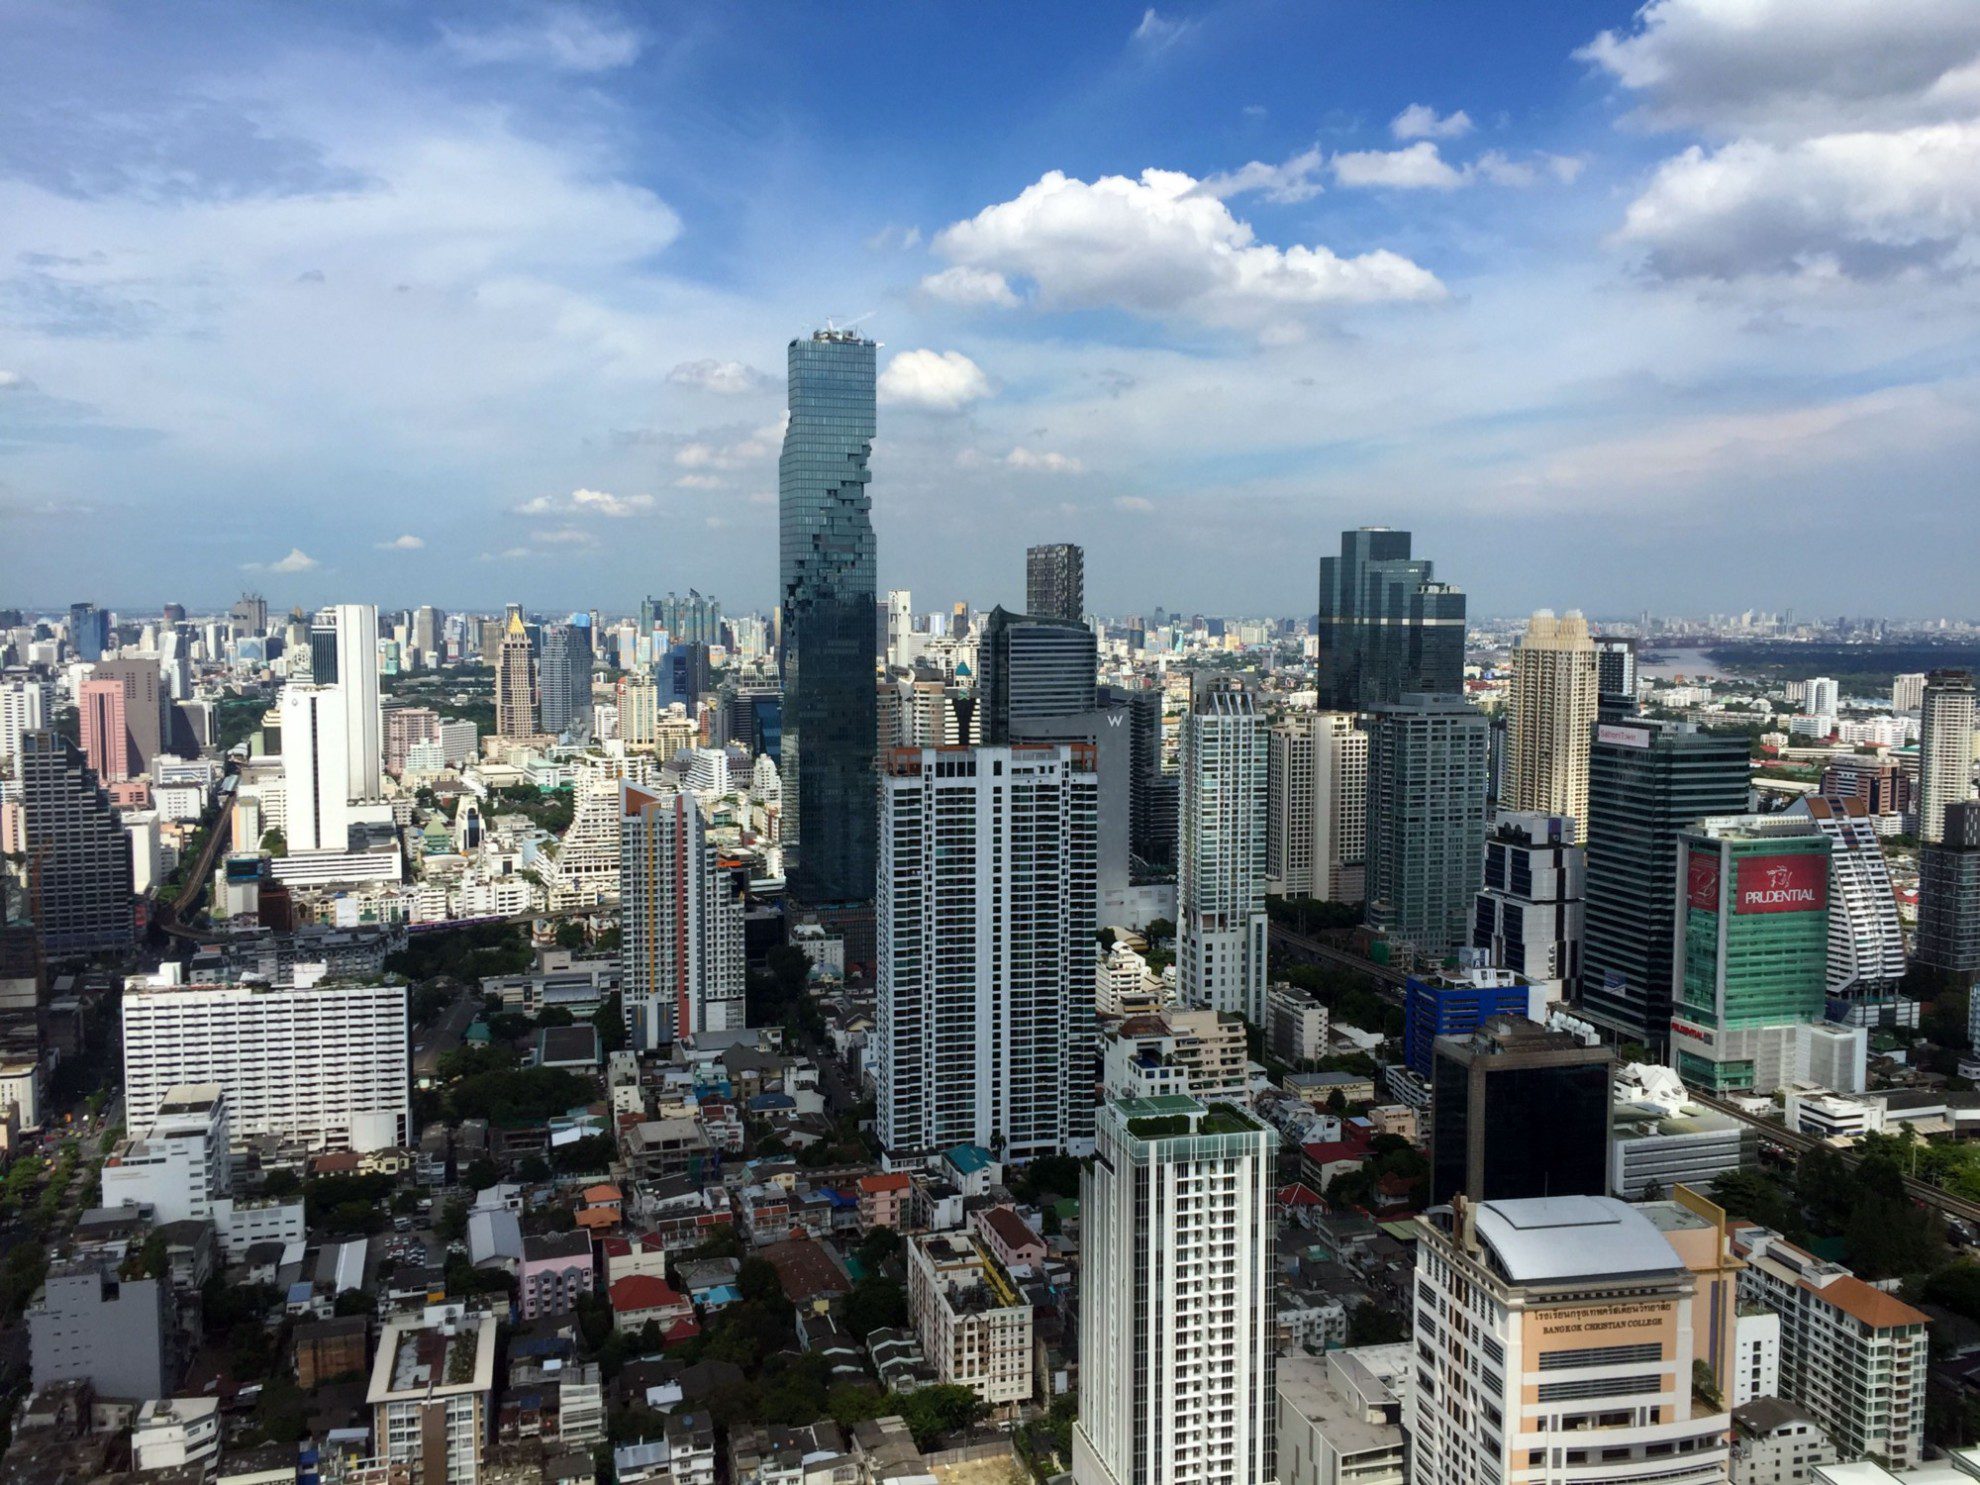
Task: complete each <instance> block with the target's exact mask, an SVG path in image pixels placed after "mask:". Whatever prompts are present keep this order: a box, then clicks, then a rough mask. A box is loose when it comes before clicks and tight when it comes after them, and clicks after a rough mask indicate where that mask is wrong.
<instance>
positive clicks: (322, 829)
mask: <svg viewBox="0 0 1980 1485" xmlns="http://www.w3.org/2000/svg"><path fill="white" fill-rule="evenodd" d="M347 703H348V698H347V697H346V696H345V695H344V689H343V687H342V686H323V685H305V684H303V683H302V682H300V681H291V682H289V684H288V685H286V686H284V687H283V688H282V694H281V699H280V702H279V707H280V712H281V718H282V795H283V801H284V809H285V810H286V813H287V820H288V827H287V831H286V834H287V836H288V843H289V849H290V850H291V851H344V850H348V849H349V848H350V843H351V842H350V836H351V812H350V791H349V779H350V760H349V758H348V757H347V755H346V750H347V749H348V748H349V747H350V725H349V722H348V721H347V719H346V718H345V716H344V709H345V706H346V705H347Z"/></svg>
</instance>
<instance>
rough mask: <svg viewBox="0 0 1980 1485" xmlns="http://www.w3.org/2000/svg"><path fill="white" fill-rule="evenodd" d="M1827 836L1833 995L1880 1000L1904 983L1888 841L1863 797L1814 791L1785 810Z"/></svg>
mask: <svg viewBox="0 0 1980 1485" xmlns="http://www.w3.org/2000/svg"><path fill="white" fill-rule="evenodd" d="M1783 813H1784V814H1786V815H1787V816H1788V817H1790V818H1795V819H1804V820H1812V821H1813V822H1814V824H1815V827H1816V828H1817V829H1818V830H1820V831H1821V832H1822V833H1823V834H1824V835H1826V836H1827V837H1828V838H1829V956H1828V960H1829V967H1828V992H1829V995H1830V996H1831V997H1832V998H1839V999H1845V1000H1882V999H1885V998H1887V997H1889V996H1891V995H1893V994H1895V993H1896V991H1897V984H1898V981H1899V980H1901V979H1903V978H1904V962H1905V961H1904V924H1903V923H1902V922H1900V921H1899V919H1898V906H1897V888H1896V887H1895V886H1894V885H1893V884H1892V882H1891V867H1890V863H1889V862H1888V861H1886V860H1885V859H1884V845H1883V841H1882V840H1881V839H1880V838H1879V837H1878V835H1877V827H1876V825H1875V823H1874V822H1873V821H1872V820H1871V818H1870V812H1869V811H1868V810H1867V809H1866V808H1864V805H1863V801H1862V800H1860V799H1854V798H1851V799H1842V800H1835V799H1825V798H1823V797H1822V796H1821V795H1819V794H1810V795H1807V796H1805V797H1803V798H1802V799H1800V800H1797V801H1796V802H1795V803H1794V804H1793V805H1792V806H1790V807H1789V808H1788V809H1787V810H1785V811H1784V812H1783Z"/></svg>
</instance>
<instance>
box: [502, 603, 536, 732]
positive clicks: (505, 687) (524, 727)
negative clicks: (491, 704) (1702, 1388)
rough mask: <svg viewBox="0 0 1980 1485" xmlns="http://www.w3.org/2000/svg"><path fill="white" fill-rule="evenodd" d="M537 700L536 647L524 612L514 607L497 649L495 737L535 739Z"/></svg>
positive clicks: (510, 608) (510, 611)
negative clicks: (526, 623) (525, 622)
mask: <svg viewBox="0 0 1980 1485" xmlns="http://www.w3.org/2000/svg"><path fill="white" fill-rule="evenodd" d="M536 697H537V690H536V647H535V646H534V645H533V644H531V643H530V638H529V630H528V628H527V627H526V626H525V625H524V624H523V617H522V610H521V609H520V608H517V607H516V606H515V605H514V604H511V605H510V606H509V617H508V620H507V622H505V623H504V625H503V626H502V638H501V641H500V643H499V644H498V645H497V646H496V649H495V735H496V736H497V737H534V736H535V735H536V730H537V727H536V717H537V711H536Z"/></svg>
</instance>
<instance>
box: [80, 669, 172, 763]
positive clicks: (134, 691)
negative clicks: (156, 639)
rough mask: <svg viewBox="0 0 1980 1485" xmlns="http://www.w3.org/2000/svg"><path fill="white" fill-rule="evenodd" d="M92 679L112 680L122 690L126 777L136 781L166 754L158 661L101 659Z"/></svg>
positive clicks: (164, 704)
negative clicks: (154, 761) (161, 754)
mask: <svg viewBox="0 0 1980 1485" xmlns="http://www.w3.org/2000/svg"><path fill="white" fill-rule="evenodd" d="M90 678H91V679H92V680H99V681H114V682H115V683H116V684H117V685H119V686H122V687H123V688H124V733H125V738H126V742H127V745H128V748H129V751H128V753H127V754H126V756H127V758H128V760H129V761H128V762H127V764H126V765H125V766H126V769H127V770H128V772H127V773H126V777H128V778H139V777H142V776H143V775H145V774H148V773H150V772H151V765H152V762H153V760H155V759H156V758H157V757H158V755H159V754H160V753H162V752H164V751H165V737H166V723H165V715H166V709H167V705H168V702H169V700H170V698H169V697H168V696H167V695H166V694H165V693H164V690H163V688H162V687H161V685H160V678H159V671H158V662H157V660H155V659H153V658H151V657H150V656H146V655H137V656H132V657H129V658H127V659H121V660H114V659H113V660H101V661H98V662H97V665H96V668H95V669H94V670H93V671H91V672H90Z"/></svg>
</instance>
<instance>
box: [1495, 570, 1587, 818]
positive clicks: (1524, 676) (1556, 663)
mask: <svg viewBox="0 0 1980 1485" xmlns="http://www.w3.org/2000/svg"><path fill="white" fill-rule="evenodd" d="M1596 659H1597V657H1596V651H1595V641H1594V640H1592V639H1590V638H1589V637H1588V621H1587V620H1586V619H1584V618H1583V617H1582V616H1581V615H1580V614H1579V613H1577V612H1575V611H1574V610H1573V609H1569V610H1568V612H1567V613H1565V614H1563V615H1562V616H1561V617H1559V618H1556V617H1554V615H1553V613H1552V612H1551V611H1549V610H1547V609H1542V610H1540V612H1538V613H1536V614H1535V615H1534V616H1533V617H1532V618H1531V619H1529V620H1528V621H1527V625H1526V633H1525V635H1524V636H1523V637H1522V638H1521V640H1520V642H1519V644H1518V646H1517V647H1516V648H1515V649H1514V650H1513V655H1512V690H1511V692H1510V694H1509V695H1508V696H1507V698H1506V713H1507V735H1506V745H1507V759H1506V778H1505V788H1504V790H1503V791H1502V793H1501V794H1500V796H1499V797H1500V801H1501V805H1502V807H1503V808H1506V809H1512V810H1531V811H1536V812H1538V813H1540V814H1545V815H1566V816H1568V817H1569V818H1571V819H1572V820H1574V822H1575V823H1576V824H1577V825H1585V824H1586V823H1587V819H1588V740H1589V734H1590V732H1591V731H1592V730H1593V729H1594V726H1595V712H1596V698H1597V688H1598V685H1599V677H1598V674H1597V664H1596Z"/></svg>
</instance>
